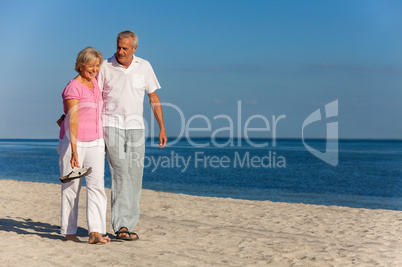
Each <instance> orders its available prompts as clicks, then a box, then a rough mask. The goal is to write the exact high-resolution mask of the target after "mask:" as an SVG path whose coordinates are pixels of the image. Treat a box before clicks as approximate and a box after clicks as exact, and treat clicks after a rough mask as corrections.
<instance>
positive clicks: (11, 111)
mask: <svg viewBox="0 0 402 267" xmlns="http://www.w3.org/2000/svg"><path fill="white" fill-rule="evenodd" d="M401 14H402V1H398V0H394V1H386V0H384V1H376V0H375V1H374V0H354V1H349V0H337V1H324V0H322V1H319V0H316V1H308V0H304V1H299V0H293V1H292V0H281V1H279V0H277V1H216V0H214V1H209V0H203V1H184V0H180V1H177V0H173V1H172V0H171V1H152V0H151V1H132V0H130V1H84V0H80V1H75V0H70V1H42V0H38V1H20V0H12V1H11V0H9V1H4V0H0V25H1V26H0V36H1V42H0V53H1V58H2V64H0V73H1V79H0V90H1V95H2V97H1V98H0V125H1V128H0V138H58V126H57V125H56V120H57V119H58V117H59V116H60V115H61V113H62V99H61V92H62V90H63V88H64V87H65V85H66V84H67V82H68V81H69V80H71V79H73V78H74V77H75V76H76V73H75V71H74V63H75V58H76V55H77V53H78V52H79V51H80V50H82V49H83V48H85V47H87V46H93V47H95V48H97V49H98V50H100V51H101V52H102V54H103V55H104V57H105V58H108V57H110V56H112V55H113V53H114V51H115V45H116V41H115V38H116V35H117V34H118V33H119V32H120V31H123V30H132V31H134V32H136V33H137V35H138V36H139V45H138V49H137V51H136V53H135V54H136V55H137V56H139V57H142V58H145V59H147V60H148V61H150V63H151V64H152V66H153V68H154V70H155V72H156V75H157V77H158V79H159V82H160V84H161V86H162V89H161V90H159V91H158V95H159V96H160V98H161V100H162V102H163V103H167V104H171V105H175V106H176V107H177V108H178V109H180V111H181V112H183V116H184V117H180V114H179V112H178V111H177V109H174V108H172V106H165V107H164V114H165V124H166V128H167V134H168V136H175V135H178V134H179V133H180V129H182V121H181V119H182V118H183V119H184V123H189V122H190V123H189V125H190V127H192V128H194V127H203V128H205V127H207V122H206V120H205V119H208V120H209V121H210V123H211V130H204V131H198V132H197V131H193V132H192V133H193V134H194V135H211V133H212V132H213V131H214V130H216V129H221V127H226V128H228V127H230V126H231V125H230V122H229V120H228V119H227V118H231V119H232V120H233V128H234V132H235V134H237V129H238V128H239V125H238V121H239V119H238V117H239V116H238V114H241V124H240V129H243V128H244V124H245V122H246V120H247V119H248V118H250V117H251V116H253V115H258V114H259V117H258V116H257V117H255V119H253V120H251V122H250V124H249V127H254V128H257V127H260V128H261V127H265V126H264V125H265V124H264V120H263V119H262V117H265V118H267V120H268V122H269V124H270V131H268V130H265V131H261V132H251V133H250V135H255V136H259V137H272V133H273V129H272V126H273V122H272V116H275V117H276V118H277V117H279V116H281V115H285V116H286V118H284V119H282V120H280V121H278V123H277V126H276V127H277V128H276V133H277V137H300V136H301V132H302V125H303V122H304V120H305V119H306V118H307V117H308V116H309V115H310V114H311V113H313V112H314V111H316V110H317V109H321V110H324V107H325V105H326V104H328V103H330V102H333V101H335V100H338V112H339V115H338V116H337V117H333V118H330V119H331V121H338V125H339V136H340V137H341V138H396V139H401V138H402V120H401V114H402V105H401V100H402V90H401V88H402V16H401ZM147 101H148V100H147V97H146V100H145V105H144V107H145V110H146V112H145V120H146V121H147V122H148V123H149V124H150V122H151V114H150V112H149V105H148V104H147ZM238 101H241V102H238ZM239 103H240V104H239ZM239 106H241V111H240V112H239V108H238V107H239ZM323 114H324V113H323ZM194 115H199V116H198V117H193V116H194ZM218 115H226V116H227V117H226V118H222V117H221V118H215V119H214V117H215V116H218ZM204 116H205V117H204ZM323 116H324V115H323ZM192 118H193V119H192ZM326 122H327V121H326V120H325V116H324V119H323V120H322V121H318V122H315V123H312V124H311V125H309V126H308V127H306V128H305V134H306V136H308V137H325V133H326V130H325V129H326V126H325V125H326ZM229 132H230V131H229V130H226V131H221V132H220V133H221V134H222V135H227V134H228V133H229Z"/></svg>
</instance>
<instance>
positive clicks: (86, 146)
mask: <svg viewBox="0 0 402 267" xmlns="http://www.w3.org/2000/svg"><path fill="white" fill-rule="evenodd" d="M102 61H103V56H102V54H101V53H100V52H99V51H98V50H96V49H94V48H91V47H87V48H85V49H84V50H82V51H81V52H79V53H78V56H77V61H76V63H75V70H76V71H77V72H78V76H77V77H75V78H74V79H73V80H71V81H70V82H69V83H68V84H67V86H66V88H65V89H64V90H63V93H62V97H63V106H64V113H65V114H66V119H64V121H63V122H62V124H61V128H60V141H59V145H58V147H57V151H58V153H59V167H60V174H61V176H65V177H68V174H70V173H71V172H72V170H73V169H77V168H81V167H82V168H91V169H92V172H87V173H85V177H86V184H87V223H88V232H89V243H91V244H96V243H108V242H109V241H110V238H109V237H108V236H102V234H105V233H106V206H107V199H106V194H105V188H104V178H103V176H104V164H105V160H104V157H105V144H104V141H103V130H102V120H101V110H102V105H103V101H102V95H101V92H100V89H99V86H98V84H97V82H96V79H95V76H96V75H97V73H98V71H99V68H100V65H101V64H102ZM78 177H79V176H78ZM75 178H77V177H75ZM80 190H81V179H69V180H68V181H67V182H66V181H64V182H63V184H62V188H61V234H64V235H66V239H67V240H72V241H75V242H80V240H79V239H78V237H77V236H76V232H77V218H78V199H79V194H80Z"/></svg>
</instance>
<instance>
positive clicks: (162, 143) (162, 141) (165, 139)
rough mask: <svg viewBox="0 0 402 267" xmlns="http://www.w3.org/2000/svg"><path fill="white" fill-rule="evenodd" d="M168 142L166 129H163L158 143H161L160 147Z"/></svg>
mask: <svg viewBox="0 0 402 267" xmlns="http://www.w3.org/2000/svg"><path fill="white" fill-rule="evenodd" d="M166 143H167V137H166V132H165V130H163V131H161V132H160V133H159V143H158V145H159V147H160V148H162V147H164V146H165V145H166Z"/></svg>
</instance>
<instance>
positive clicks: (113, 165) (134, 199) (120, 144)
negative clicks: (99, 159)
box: [104, 127, 145, 232]
mask: <svg viewBox="0 0 402 267" xmlns="http://www.w3.org/2000/svg"><path fill="white" fill-rule="evenodd" d="M104 138H105V143H106V157H107V160H108V163H109V166H110V172H111V175H112V199H111V203H112V226H113V229H114V231H115V232H117V231H119V230H120V228H122V227H126V228H127V229H128V230H130V229H131V228H133V227H134V226H135V225H136V224H137V222H138V218H139V199H140V196H141V188H142V171H143V168H142V166H143V165H142V161H141V159H142V158H143V155H144V151H145V144H144V130H120V129H118V128H112V127H107V128H105V136H104ZM138 140H140V142H136V141H138Z"/></svg>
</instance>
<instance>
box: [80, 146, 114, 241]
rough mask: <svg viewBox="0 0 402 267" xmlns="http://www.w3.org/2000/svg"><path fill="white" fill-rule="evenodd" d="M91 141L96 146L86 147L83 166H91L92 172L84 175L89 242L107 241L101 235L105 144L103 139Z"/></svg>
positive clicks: (102, 229) (102, 227)
mask: <svg viewBox="0 0 402 267" xmlns="http://www.w3.org/2000/svg"><path fill="white" fill-rule="evenodd" d="M92 142H96V143H98V145H97V146H91V147H88V148H86V153H85V159H84V163H83V167H84V168H89V167H92V172H91V173H90V174H89V175H88V176H86V177H85V179H86V184H87V222H88V232H89V233H90V234H89V242H90V243H98V242H100V243H107V242H109V241H110V238H109V237H102V235H101V234H105V233H106V209H107V197H106V193H105V183H104V169H105V146H104V142H103V139H101V140H95V141H92Z"/></svg>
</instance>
